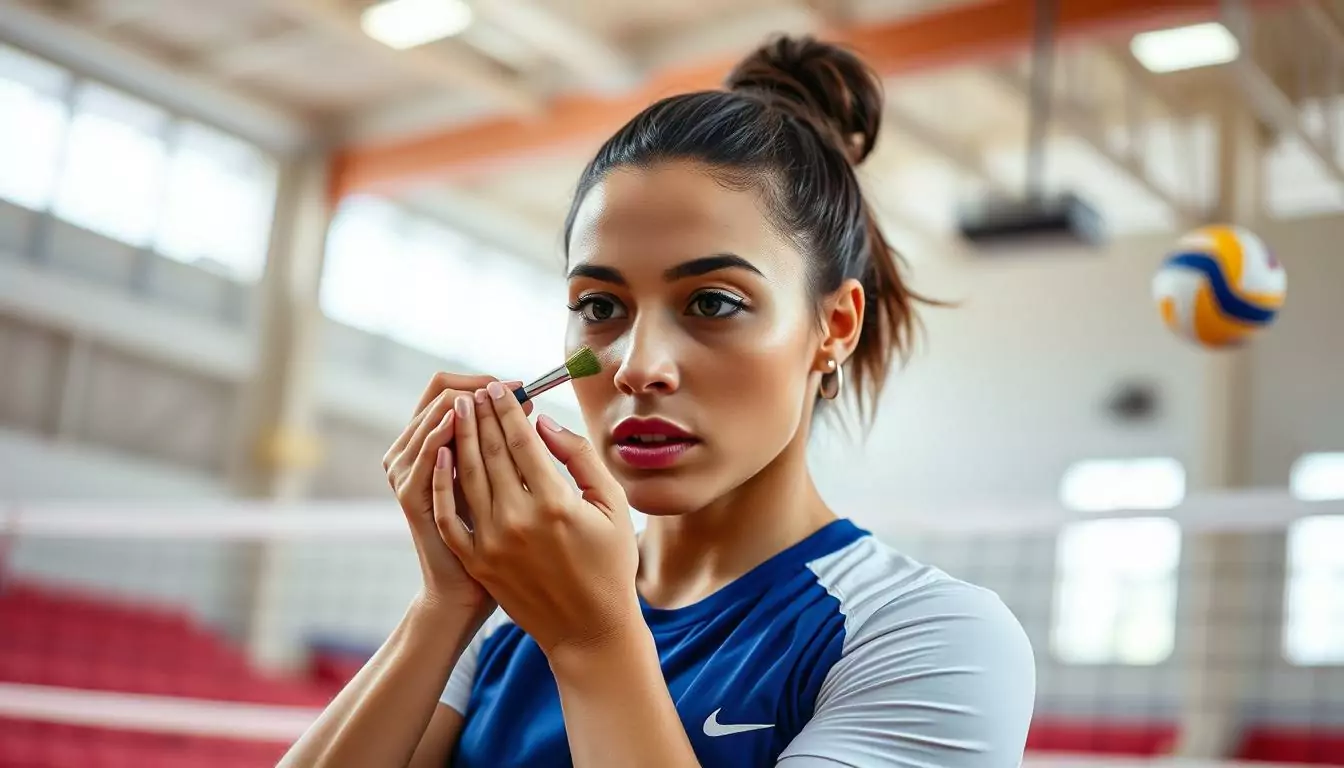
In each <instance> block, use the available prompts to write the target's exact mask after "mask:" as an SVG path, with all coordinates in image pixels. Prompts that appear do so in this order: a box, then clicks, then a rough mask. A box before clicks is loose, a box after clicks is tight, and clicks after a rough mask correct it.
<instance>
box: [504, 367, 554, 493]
mask: <svg viewBox="0 0 1344 768" xmlns="http://www.w3.org/2000/svg"><path fill="white" fill-rule="evenodd" d="M485 391H486V392H487V393H489V395H490V400H491V403H492V405H493V407H494V409H495V415H496V416H497V417H498V418H499V425H500V428H501V429H502V430H503V432H504V443H505V445H507V446H508V449H509V456H510V457H511V458H512V459H513V463H514V465H515V466H517V468H518V472H519V474H521V475H522V478H523V482H525V483H527V487H528V488H529V489H531V491H532V493H533V494H534V495H543V496H546V497H548V498H558V497H559V496H560V494H563V493H566V492H570V491H569V487H568V485H567V484H566V483H565V481H564V479H563V478H562V477H561V476H560V475H559V473H558V472H556V469H555V465H554V464H553V463H552V462H551V454H550V451H548V450H546V446H545V445H544V444H543V443H542V442H541V440H539V439H538V438H537V432H536V430H534V429H533V428H532V424H531V423H530V422H529V421H528V420H527V413H526V412H524V411H523V407H522V406H521V405H519V404H518V398H516V397H514V396H513V392H512V391H511V390H510V389H508V388H507V387H505V386H503V385H500V384H488V385H486V388H485Z"/></svg>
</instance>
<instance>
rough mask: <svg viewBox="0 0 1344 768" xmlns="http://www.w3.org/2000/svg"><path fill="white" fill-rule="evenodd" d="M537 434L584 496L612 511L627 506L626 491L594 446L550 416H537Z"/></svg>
mask: <svg viewBox="0 0 1344 768" xmlns="http://www.w3.org/2000/svg"><path fill="white" fill-rule="evenodd" d="M537 434H538V435H540V436H541V441H542V442H543V443H545V444H546V448H547V449H548V450H550V452H551V455H552V456H554V457H555V458H557V459H559V460H560V463H561V464H564V465H565V469H567V470H569V474H570V476H571V477H573V478H574V482H575V483H577V484H578V486H579V490H581V491H583V497H584V498H585V499H587V500H588V501H590V502H592V503H594V504H597V505H599V506H601V507H602V508H603V509H605V510H607V511H608V512H611V511H613V510H616V509H619V508H621V507H623V506H624V503H625V502H624V498H625V492H624V491H623V490H621V486H620V484H619V483H617V482H616V478H614V477H612V476H611V472H609V471H608V470H607V467H606V465H605V464H603V463H602V459H601V458H600V457H599V456H598V455H597V451H596V450H594V449H593V444H592V443H590V442H588V441H587V440H585V439H583V438H582V437H580V436H579V435H576V434H574V433H573V432H570V431H569V430H568V429H565V428H564V427H562V426H560V424H558V423H557V422H556V421H555V419H552V418H551V417H550V416H547V415H546V414H544V413H543V414H542V415H541V416H538V417H537Z"/></svg>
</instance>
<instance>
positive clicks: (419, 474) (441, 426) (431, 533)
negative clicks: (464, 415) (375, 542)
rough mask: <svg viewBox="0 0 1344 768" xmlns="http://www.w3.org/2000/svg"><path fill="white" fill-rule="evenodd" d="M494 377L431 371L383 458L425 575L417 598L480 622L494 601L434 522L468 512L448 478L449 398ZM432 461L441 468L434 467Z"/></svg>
mask: <svg viewBox="0 0 1344 768" xmlns="http://www.w3.org/2000/svg"><path fill="white" fill-rule="evenodd" d="M493 381H495V379H493V378H491V377H489V376H460V375H457V374H451V373H439V374H435V376H434V378H432V379H430V382H429V386H428V387H426V388H425V392H424V394H423V395H421V397H420V403H419V404H418V405H417V406H416V413H415V417H414V418H412V419H411V422H410V424H407V425H406V429H405V430H403V431H402V433H401V436H400V437H398V438H397V440H396V442H394V443H393V444H392V447H391V448H389V449H388V450H387V453H386V454H385V455H384V456H383V469H385V470H386V471H387V481H388V483H389V484H390V485H391V486H392V490H393V492H394V493H395V494H396V497H397V501H398V502H399V503H400V504H401V510H402V512H404V513H405V515H406V522H407V523H409V524H410V528H411V537H412V539H414V541H415V550H416V554H417V555H418V556H419V559H420V572H421V575H422V577H423V579H424V586H423V588H422V593H421V597H422V598H423V599H425V600H427V601H430V602H432V603H434V604H436V605H448V606H451V607H456V608H464V609H466V610H468V611H471V613H472V615H473V616H474V617H475V618H478V619H479V620H481V621H483V620H484V619H485V617H486V616H489V615H490V612H491V611H493V610H494V600H493V599H492V598H491V597H490V595H489V594H487V593H486V591H485V589H484V588H482V587H481V585H480V583H478V582H477V581H476V580H475V579H473V578H471V576H469V575H467V572H466V571H465V570H464V569H463V567H462V563H461V562H460V561H459V560H458V559H457V557H456V556H455V555H454V554H453V553H452V551H451V550H450V549H449V548H448V547H447V546H446V545H445V544H444V539H443V535H442V534H441V533H440V531H439V526H440V525H443V524H444V523H445V521H446V522H453V523H454V524H455V525H456V524H459V523H457V522H456V517H457V516H458V515H464V516H465V517H466V518H467V519H468V520H470V519H471V516H472V515H471V509H470V508H469V507H468V506H467V505H466V504H464V503H463V502H462V497H461V489H460V488H458V487H457V486H456V484H455V483H454V482H453V476H452V469H451V468H452V466H453V462H452V449H451V448H450V447H449V443H451V442H452V440H453V434H454V428H455V421H456V417H455V416H454V411H453V402H454V400H455V399H456V398H457V397H458V396H459V395H463V394H466V395H467V396H468V397H470V395H471V393H472V392H473V391H475V390H476V389H479V388H480V387H484V386H486V385H487V384H489V383H491V382H493ZM511 388H512V387H510V389H511ZM529 405H530V404H529ZM436 464H441V465H443V466H444V467H445V469H443V470H437V471H436V469H435V466H436ZM439 482H441V483H443V487H442V488H441V489H438V490H437V491H436V489H435V483H439ZM440 496H441V497H442V498H441V499H438V500H437V501H436V498H437V497H440ZM436 512H437V513H438V515H439V516H438V517H437V518H436ZM450 518H451V519H450Z"/></svg>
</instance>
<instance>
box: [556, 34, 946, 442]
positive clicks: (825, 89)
mask: <svg viewBox="0 0 1344 768" xmlns="http://www.w3.org/2000/svg"><path fill="white" fill-rule="evenodd" d="M725 85H726V86H727V90H726V91H701V92H696V93H686V94H681V95H678V96H672V97H669V98H665V99H663V100H661V101H658V102H656V103H654V104H652V105H650V106H649V107H647V108H646V109H645V110H644V111H643V112H640V113H639V114H638V115H636V116H635V117H634V118H633V119H632V120H630V122H628V123H626V124H625V126H623V127H622V128H621V129H620V130H618V131H617V132H616V134H615V135H613V136H612V137H611V138H610V139H608V140H607V142H606V143H605V144H603V145H602V148H601V149H600V150H598V152H597V155H596V157H594V158H593V160H592V162H590V163H589V164H588V167H587V168H585V169H584V172H583V175H582V177H580V180H579V184H578V188H577V191H576V193H575V196H574V202H573V205H572V207H571V208H570V213H569V217H568V219H567V221H566V222H565V252H566V258H568V251H569V239H570V235H571V233H572V230H573V226H574V217H575V215H576V213H577V211H578V208H579V204H580V203H581V202H582V201H583V198H584V196H585V195H586V194H587V193H588V191H589V190H590V189H591V188H592V187H593V185H594V184H596V183H597V182H599V181H601V180H602V178H603V177H604V176H605V175H606V174H607V173H609V172H610V171H611V170H612V169H615V168H619V167H622V166H634V167H648V166H652V165H654V164H656V163H659V162H663V161H667V160H678V159H685V160H694V161H697V162H701V163H704V164H705V165H707V166H709V167H710V168H711V169H712V171H711V172H713V173H714V175H715V177H716V178H717V179H718V180H719V181H720V182H721V183H724V184H729V185H731V186H733V187H735V188H752V187H754V188H757V189H759V190H760V191H761V192H762V193H763V195H764V198H765V201H766V203H767V208H768V210H769V211H770V214H771V219H772V224H773V225H774V226H776V227H778V228H779V230H780V231H781V232H782V233H783V234H785V235H786V236H788V237H790V238H791V239H792V240H793V242H794V243H796V244H797V246H798V247H799V250H801V251H802V252H803V253H804V254H806V255H807V256H808V257H809V262H810V264H811V267H812V268H811V270H810V281H809V282H810V289H811V291H812V293H813V295H814V296H815V297H816V298H817V299H820V298H821V297H822V296H823V295H825V294H828V293H830V292H832V291H834V290H836V289H837V288H839V287H840V284H841V282H842V281H844V280H846V279H848V278H855V279H857V280H859V281H860V282H861V283H862V285H863V292H864V299H865V303H866V305H867V306H866V308H865V312H864V320H863V328H862V330H861V333H860V336H859V340H858V342H857V345H856V347H855V349H854V353H853V355H852V356H851V357H850V359H849V361H848V362H847V366H848V371H847V373H848V374H849V383H850V385H851V386H852V388H853V390H854V394H855V395H856V397H857V401H858V404H859V408H860V414H861V415H862V416H867V417H869V418H871V416H872V414H873V412H874V411H875V409H876V403H877V398H878V395H879V394H880V393H881V390H882V385H883V383H884V382H885V381H886V378H887V374H888V372H889V371H890V369H891V366H892V364H893V362H894V360H895V358H898V357H899V358H900V359H902V360H903V359H904V358H905V357H906V356H907V354H908V353H909V351H910V345H911V343H912V336H913V334H914V330H915V326H916V318H915V313H914V304H915V302H917V301H927V300H926V299H924V298H923V297H921V296H919V295H917V294H915V293H913V292H912V291H911V290H910V289H909V288H907V287H906V284H905V280H904V278H903V277H902V275H901V270H900V267H899V264H900V257H899V255H898V254H897V253H896V252H895V250H894V249H893V248H892V247H891V246H890V245H889V244H888V243H887V241H886V238H884V237H883V236H882V232H881V231H880V229H879V228H878V225H877V221H876V219H875V218H874V216H873V212H872V210H871V209H870V208H869V206H868V203H867V202H866V201H865V200H864V197H863V193H862V190H861V189H860V187H859V181H858V177H857V176H856V175H855V171H854V169H855V166H857V165H858V164H859V163H861V162H863V160H864V158H866V157H868V155H869V153H871V152H872V151H873V146H874V145H875V144H876V142H877V136H878V131H879V129H880V128H881V124H882V99H883V93H882V82H881V80H879V79H878V77H877V75H876V73H874V72H873V71H872V69H870V68H869V67H868V66H867V65H865V64H864V63H863V61H861V60H860V59H859V58H858V57H857V56H855V55H854V54H853V53H851V52H849V51H847V50H845V49H843V48H840V47H839V46H836V45H832V44H828V43H823V42H819V41H817V40H814V39H813V38H811V37H778V38H774V39H772V40H770V41H768V42H767V43H766V44H765V45H762V46H761V47H760V48H758V49H757V50H756V51H754V52H753V53H752V54H751V55H749V56H747V57H746V58H745V59H744V60H743V61H742V62H741V63H739V64H738V65H737V67H736V68H734V69H733V71H732V72H731V73H730V74H729V75H728V78H727V80H726V81H725Z"/></svg>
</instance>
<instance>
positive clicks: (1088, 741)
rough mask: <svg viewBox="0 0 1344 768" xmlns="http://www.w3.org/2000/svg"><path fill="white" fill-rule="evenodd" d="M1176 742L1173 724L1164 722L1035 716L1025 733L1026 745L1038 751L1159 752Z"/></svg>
mask: <svg viewBox="0 0 1344 768" xmlns="http://www.w3.org/2000/svg"><path fill="white" fill-rule="evenodd" d="M1175 743H1176V726H1175V724H1174V723H1165V722H1130V723H1125V722H1119V723H1117V722H1105V721H1096V720H1066V719H1062V718H1039V717H1038V718H1037V719H1035V720H1034V721H1032V724H1031V731H1030V732H1029V733H1028V735H1027V749H1028V750H1031V751H1037V752H1084V753H1096V754H1107V755H1162V754H1168V753H1170V752H1171V750H1172V748H1173V746H1174V745H1175Z"/></svg>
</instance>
